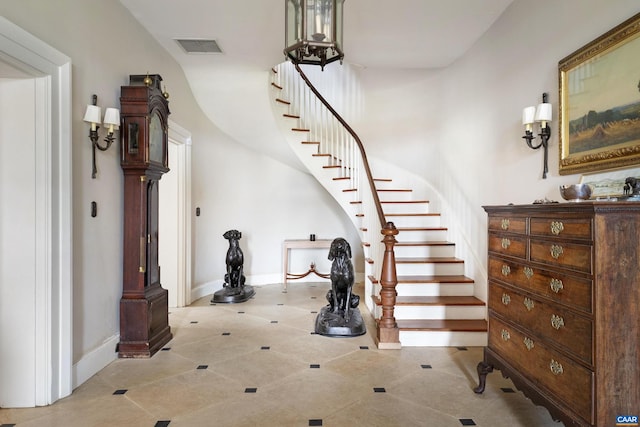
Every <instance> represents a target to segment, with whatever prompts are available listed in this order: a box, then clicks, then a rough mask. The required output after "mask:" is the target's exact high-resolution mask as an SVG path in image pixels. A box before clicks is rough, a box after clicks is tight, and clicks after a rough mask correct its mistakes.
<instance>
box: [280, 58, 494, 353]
mask: <svg viewBox="0 0 640 427" xmlns="http://www.w3.org/2000/svg"><path fill="white" fill-rule="evenodd" d="M271 87H272V90H273V106H274V111H275V114H276V116H278V117H277V120H278V121H279V124H280V125H281V130H282V132H283V135H284V136H285V138H286V139H287V141H288V142H289V144H290V146H291V148H292V149H293V151H294V152H295V153H296V154H297V156H298V157H299V158H300V160H301V161H302V162H303V164H305V165H306V167H307V168H308V169H309V171H310V172H311V173H312V174H313V175H314V176H315V177H316V179H317V180H318V181H319V182H320V183H321V184H322V185H323V186H324V187H325V188H326V189H327V190H328V191H329V193H330V194H331V195H332V196H333V197H334V198H335V199H336V200H337V201H338V202H339V203H340V205H341V206H342V208H343V209H344V210H345V212H346V213H347V214H348V216H349V218H350V219H351V220H352V222H353V223H354V225H355V226H356V228H357V229H358V230H359V231H360V235H361V241H362V246H363V251H364V254H365V294H366V296H365V297H364V298H363V301H364V302H365V303H366V304H367V307H368V308H369V310H370V312H371V313H372V314H373V316H374V317H375V318H376V319H380V318H381V317H382V316H383V309H382V305H383V298H382V297H381V283H380V278H381V277H382V274H383V272H382V271H381V269H382V259H383V256H384V252H385V247H384V246H383V245H382V242H381V240H382V235H381V230H380V226H381V224H380V222H378V221H377V217H378V216H383V218H384V221H383V223H384V222H385V221H389V222H393V224H394V225H395V228H396V229H397V230H398V234H397V236H396V237H395V238H396V242H395V245H394V247H393V252H394V253H395V276H396V277H397V285H396V286H395V291H396V292H397V296H396V298H395V308H394V310H393V316H395V322H396V323H397V327H398V329H399V340H400V344H401V346H455V347H460V346H484V345H486V342H487V322H486V320H485V316H486V307H485V303H484V302H483V301H481V300H479V299H478V298H476V297H475V296H474V281H473V279H471V278H469V277H467V276H465V264H464V261H463V260H461V259H458V258H456V257H455V253H456V248H455V244H454V243H452V242H449V241H447V235H448V230H447V228H446V227H443V226H442V222H441V216H440V214H438V213H432V212H430V211H429V206H430V203H429V201H428V200H417V199H415V198H414V197H413V193H414V191H413V189H412V188H404V187H401V188H400V187H397V186H396V185H395V184H394V181H393V179H392V178H389V177H382V178H379V177H374V178H373V180H372V181H373V185H367V183H366V182H365V181H366V180H365V179H364V178H363V172H362V169H364V168H368V167H369V166H368V163H367V161H366V160H367V159H366V155H364V156H363V157H365V158H364V164H365V166H363V165H362V164H361V162H362V160H361V159H359V158H358V153H357V150H356V149H354V147H353V146H352V145H354V144H352V143H351V142H350V141H349V139H350V138H349V136H348V135H347V136H345V135H344V134H343V133H342V132H341V131H340V130H336V129H335V128H336V123H335V120H334V118H333V117H331V114H327V112H326V111H324V110H323V108H322V106H319V105H318V102H317V100H315V99H314V96H313V94H312V93H310V92H309V91H308V90H307V89H306V88H305V85H304V83H302V82H301V79H300V77H299V76H298V75H297V73H296V70H294V69H293V65H292V64H290V63H283V64H280V65H279V66H277V67H275V68H274V69H273V74H272V82H271ZM338 127H339V126H338ZM371 173H373V172H371ZM367 187H373V188H371V190H369V191H367V190H368V188H367ZM373 191H375V193H376V194H375V195H371V194H369V193H371V192H373ZM376 198H377V199H378V200H379V206H381V207H382V212H376V211H375V207H374V206H373V205H374V204H375V200H374V199H376ZM385 277H387V276H385ZM381 348H383V347H382V346H381ZM388 348H392V347H388Z"/></svg>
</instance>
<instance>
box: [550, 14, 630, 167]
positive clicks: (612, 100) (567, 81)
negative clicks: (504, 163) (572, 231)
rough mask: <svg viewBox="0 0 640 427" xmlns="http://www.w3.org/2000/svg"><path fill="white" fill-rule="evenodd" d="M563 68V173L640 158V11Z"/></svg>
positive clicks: (569, 59) (626, 163) (574, 55)
mask: <svg viewBox="0 0 640 427" xmlns="http://www.w3.org/2000/svg"><path fill="white" fill-rule="evenodd" d="M558 70H559V74H560V75H559V82H560V105H559V107H560V121H559V123H560V144H559V145H560V175H568V174H574V173H582V172H593V171H602V170H608V169H614V168H619V167H623V166H631V165H637V164H640V13H639V14H637V15H635V16H633V17H632V18H630V19H628V20H627V21H625V22H623V23H622V24H620V25H618V26H617V27H615V28H613V29H612V30H610V31H609V32H607V33H605V34H603V35H602V36H600V37H598V38H597V39H595V40H594V41H592V42H591V43H589V44H587V45H586V46H583V47H582V48H580V49H579V50H577V51H576V52H574V53H572V54H571V55H569V56H567V57H566V58H564V59H562V60H561V61H560V62H559V64H558Z"/></svg>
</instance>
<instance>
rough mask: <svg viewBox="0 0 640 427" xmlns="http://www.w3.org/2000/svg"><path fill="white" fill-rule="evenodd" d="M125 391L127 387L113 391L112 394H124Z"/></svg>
mask: <svg viewBox="0 0 640 427" xmlns="http://www.w3.org/2000/svg"><path fill="white" fill-rule="evenodd" d="M126 392H127V389H123V388H121V389H119V390H116V391H114V392H113V394H125V393H126Z"/></svg>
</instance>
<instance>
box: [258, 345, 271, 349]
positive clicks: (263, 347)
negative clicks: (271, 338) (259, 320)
mask: <svg viewBox="0 0 640 427" xmlns="http://www.w3.org/2000/svg"><path fill="white" fill-rule="evenodd" d="M260 350H271V347H269V346H267V345H263V346H262V347H260Z"/></svg>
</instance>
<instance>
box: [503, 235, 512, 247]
mask: <svg viewBox="0 0 640 427" xmlns="http://www.w3.org/2000/svg"><path fill="white" fill-rule="evenodd" d="M509 246H511V240H509V239H507V238H504V239H502V249H508V248H509Z"/></svg>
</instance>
